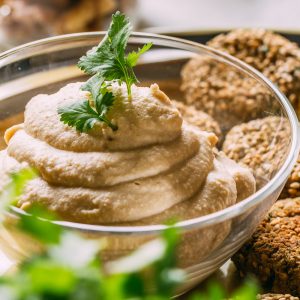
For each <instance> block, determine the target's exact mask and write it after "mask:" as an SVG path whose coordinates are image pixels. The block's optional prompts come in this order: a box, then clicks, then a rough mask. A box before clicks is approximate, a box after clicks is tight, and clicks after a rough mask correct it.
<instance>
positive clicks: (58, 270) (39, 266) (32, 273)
mask: <svg viewBox="0 0 300 300" xmlns="http://www.w3.org/2000/svg"><path fill="white" fill-rule="evenodd" d="M26 274H27V276H28V278H29V281H30V284H31V287H32V291H33V292H36V293H39V294H49V295H56V296H59V295H67V294H69V293H70V291H71V290H73V288H74V286H75V283H76V277H75V274H74V272H73V271H72V270H71V269H69V268H66V267H64V266H61V265H60V264H58V263H56V262H54V261H51V260H47V259H36V260H33V261H32V262H30V263H27V264H26Z"/></svg>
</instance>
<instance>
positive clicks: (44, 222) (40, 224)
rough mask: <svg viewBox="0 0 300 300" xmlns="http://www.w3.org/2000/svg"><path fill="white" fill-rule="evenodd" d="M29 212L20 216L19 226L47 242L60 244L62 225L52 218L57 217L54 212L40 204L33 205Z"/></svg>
mask: <svg viewBox="0 0 300 300" xmlns="http://www.w3.org/2000/svg"><path fill="white" fill-rule="evenodd" d="M27 213H28V214H29V215H27V214H24V215H21V216H20V222H19V224H18V226H19V228H20V229H21V230H23V231H25V232H26V233H29V234H31V235H32V236H33V237H35V238H36V239H38V240H40V241H41V242H43V243H45V244H58V243H59V242H60V237H61V234H62V231H63V230H62V227H61V226H59V225H56V224H54V223H52V222H50V221H51V220H54V219H56V218H55V216H54V215H53V213H50V212H48V211H47V210H45V209H44V208H43V207H41V206H39V205H33V206H32V207H30V208H29V209H28V210H27Z"/></svg>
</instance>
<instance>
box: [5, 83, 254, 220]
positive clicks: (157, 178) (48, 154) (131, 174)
mask: <svg viewBox="0 0 300 300" xmlns="http://www.w3.org/2000/svg"><path fill="white" fill-rule="evenodd" d="M81 85H82V83H72V84H68V85H67V86H65V87H63V88H62V89H61V90H60V91H58V92H57V93H55V94H52V95H44V94H43V95H38V96H36V97H34V98H33V99H31V101H30V102H29V103H28V104H27V106H26V110H25V121H24V124H23V125H22V126H18V127H14V128H11V129H8V131H7V133H6V141H7V144H8V146H7V149H6V150H4V151H2V153H1V154H0V163H1V164H2V165H3V166H5V167H3V168H1V170H0V176H3V178H4V177H5V176H6V178H7V175H8V174H9V172H11V171H13V170H16V169H18V168H22V167H24V165H30V166H32V167H34V168H35V169H37V170H38V172H39V174H40V177H38V178H36V179H34V180H32V181H30V182H29V183H28V184H27V187H26V189H25V192H24V194H23V195H22V196H21V198H20V199H19V203H18V205H19V206H20V207H21V208H24V209H26V208H27V207H28V206H30V205H32V203H41V204H43V205H45V206H46V207H48V208H49V209H50V210H52V211H54V212H56V213H57V214H58V215H60V216H61V217H62V218H63V219H65V220H69V221H75V222H82V223H90V224H131V225H140V224H145V225H146V224H160V223H164V222H165V221H167V220H169V219H172V218H173V219H174V218H176V219H177V220H184V219H189V218H194V217H198V216H201V215H204V214H208V213H212V212H215V211H217V210H221V209H224V208H226V207H228V206H230V205H232V204H234V203H236V202H237V201H240V200H242V199H244V198H245V197H247V196H249V195H251V194H252V193H254V192H255V180H254V177H253V175H252V173H251V172H250V171H249V170H248V169H247V168H245V167H241V166H239V165H238V164H236V163H235V162H233V161H232V160H230V159H229V158H227V157H226V156H225V155H224V154H222V153H219V152H218V151H217V150H216V149H215V145H216V143H217V137H216V136H215V135H214V134H213V133H207V132H204V131H200V130H199V129H197V128H196V127H194V126H191V125H187V124H186V123H185V122H183V120H182V117H181V115H180V113H179V112H178V110H177V109H176V107H175V106H174V105H173V104H172V103H171V101H170V99H169V98H168V96H167V95H165V94H164V93H163V92H162V91H161V90H160V89H159V87H158V86H157V85H156V84H153V85H151V86H150V87H136V86H133V87H132V97H131V98H130V99H129V98H128V96H127V90H126V87H125V86H124V85H121V86H119V85H118V84H112V86H111V91H112V92H113V94H114V96H115V103H114V105H113V107H112V109H111V110H110V111H109V113H108V116H107V117H108V118H109V119H110V120H111V122H112V123H114V124H116V125H117V126H118V128H119V129H118V130H117V131H112V129H111V128H109V127H108V126H107V125H105V124H104V123H100V122H99V124H97V125H96V126H94V128H93V129H92V130H91V131H90V132H88V133H81V132H78V131H76V130H75V129H74V128H73V127H69V126H68V125H65V124H63V123H62V122H61V121H60V120H59V118H60V117H59V115H58V113H57V109H58V107H61V106H65V105H69V104H72V103H74V102H76V101H83V100H85V99H86V98H87V96H88V95H87V92H83V91H81V90H80V86H81ZM1 178H2V177H1ZM0 188H1V187H0Z"/></svg>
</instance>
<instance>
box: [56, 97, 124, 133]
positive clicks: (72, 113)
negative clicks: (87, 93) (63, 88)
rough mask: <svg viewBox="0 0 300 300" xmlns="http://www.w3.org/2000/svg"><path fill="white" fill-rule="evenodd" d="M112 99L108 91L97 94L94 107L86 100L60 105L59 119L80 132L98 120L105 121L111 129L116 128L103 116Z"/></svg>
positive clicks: (85, 130)
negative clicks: (64, 105)
mask: <svg viewBox="0 0 300 300" xmlns="http://www.w3.org/2000/svg"><path fill="white" fill-rule="evenodd" d="M113 100H114V99H113V94H112V93H109V92H108V93H105V94H104V95H102V94H99V95H98V96H97V98H96V104H95V109H94V108H93V107H92V106H91V105H90V103H89V101H88V100H84V101H82V102H75V103H73V104H72V105H70V106H66V107H60V108H58V113H59V114H60V120H61V121H62V122H63V123H65V124H67V125H69V126H73V127H75V128H76V129H77V130H78V131H81V132H87V131H89V130H90V129H92V128H93V126H94V125H95V123H96V122H99V121H100V122H104V123H106V124H107V125H108V126H109V127H110V128H112V130H117V128H118V127H117V126H116V125H114V124H112V123H111V122H110V121H109V120H108V119H107V118H106V116H105V114H106V113H107V111H108V110H109V108H110V107H111V106H112V104H113Z"/></svg>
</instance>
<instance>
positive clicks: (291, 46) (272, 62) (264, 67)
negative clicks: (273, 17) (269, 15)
mask: <svg viewBox="0 0 300 300" xmlns="http://www.w3.org/2000/svg"><path fill="white" fill-rule="evenodd" d="M208 45H209V46H211V47H213V48H215V49H218V50H222V51H226V52H228V53H229V54H231V55H233V56H235V57H237V58H239V59H241V60H243V61H244V62H246V63H248V64H250V65H251V66H253V67H254V68H256V69H257V70H259V71H260V72H262V73H263V74H264V75H265V76H266V77H267V78H269V79H270V80H272V81H273V82H274V83H276V84H277V85H278V87H279V89H280V90H281V91H282V92H283V93H284V94H285V95H286V96H287V97H288V99H289V100H290V102H291V103H292V105H293V106H294V108H295V110H296V112H297V114H298V116H300V49H299V47H298V45H297V44H296V43H293V42H291V41H289V40H288V39H286V38H285V37H283V36H281V35H279V34H276V33H273V32H271V31H268V30H264V29H236V30H233V31H231V32H229V33H227V34H220V35H218V36H216V37H215V38H214V39H212V40H211V41H209V42H208Z"/></svg>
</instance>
